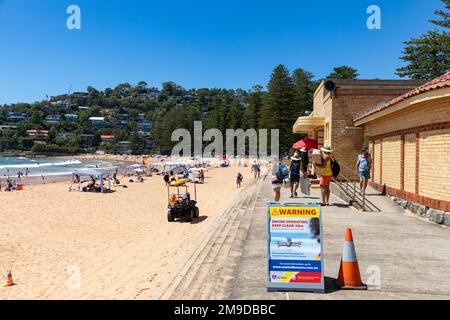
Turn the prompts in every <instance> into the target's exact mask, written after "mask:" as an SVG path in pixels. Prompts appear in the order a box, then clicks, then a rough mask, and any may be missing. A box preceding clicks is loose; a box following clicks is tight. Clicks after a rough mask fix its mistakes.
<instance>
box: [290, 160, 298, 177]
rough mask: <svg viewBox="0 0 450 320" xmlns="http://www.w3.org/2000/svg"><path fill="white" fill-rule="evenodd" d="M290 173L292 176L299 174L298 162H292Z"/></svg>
mask: <svg viewBox="0 0 450 320" xmlns="http://www.w3.org/2000/svg"><path fill="white" fill-rule="evenodd" d="M291 175H292V176H298V175H300V162H292V165H291Z"/></svg>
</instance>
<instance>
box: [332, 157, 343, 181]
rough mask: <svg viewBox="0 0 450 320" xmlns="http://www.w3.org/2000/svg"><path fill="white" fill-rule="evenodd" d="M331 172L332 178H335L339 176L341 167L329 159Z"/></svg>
mask: <svg viewBox="0 0 450 320" xmlns="http://www.w3.org/2000/svg"><path fill="white" fill-rule="evenodd" d="M331 171H332V172H333V177H335V178H337V177H338V176H339V175H340V174H341V166H340V165H339V162H337V161H336V160H333V159H331Z"/></svg>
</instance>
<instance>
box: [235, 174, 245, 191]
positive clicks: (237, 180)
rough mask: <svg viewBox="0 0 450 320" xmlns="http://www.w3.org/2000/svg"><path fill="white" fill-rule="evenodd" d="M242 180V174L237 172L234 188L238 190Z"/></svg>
mask: <svg viewBox="0 0 450 320" xmlns="http://www.w3.org/2000/svg"><path fill="white" fill-rule="evenodd" d="M243 180H244V176H243V175H242V173H240V172H238V174H237V176H236V186H237V188H238V189H240V188H241V186H242V181H243Z"/></svg>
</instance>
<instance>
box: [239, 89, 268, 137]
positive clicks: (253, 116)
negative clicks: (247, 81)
mask: <svg viewBox="0 0 450 320" xmlns="http://www.w3.org/2000/svg"><path fill="white" fill-rule="evenodd" d="M262 90H263V87H262V86H260V85H256V86H254V87H253V88H252V92H250V94H249V95H248V98H247V107H246V108H245V110H244V114H243V119H242V126H243V127H244V129H255V130H258V129H259V117H260V112H261V107H262V103H263V98H264V93H263V92H262Z"/></svg>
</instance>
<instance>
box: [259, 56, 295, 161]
mask: <svg viewBox="0 0 450 320" xmlns="http://www.w3.org/2000/svg"><path fill="white" fill-rule="evenodd" d="M268 89H269V90H268V93H267V95H266V98H265V99H264V103H263V106H262V109H261V118H260V128H264V129H279V130H280V152H281V153H286V152H288V151H289V150H290V148H291V146H292V143H293V142H294V139H295V136H294V135H293V133H292V126H293V124H294V122H295V120H296V119H297V117H298V113H297V111H296V110H295V109H296V108H295V102H294V85H293V80H292V77H291V75H290V73H289V70H288V69H287V68H286V67H285V66H284V65H279V66H277V67H276V68H275V69H274V71H273V73H272V77H271V79H270V82H269V85H268ZM274 151H275V150H272V152H274Z"/></svg>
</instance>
